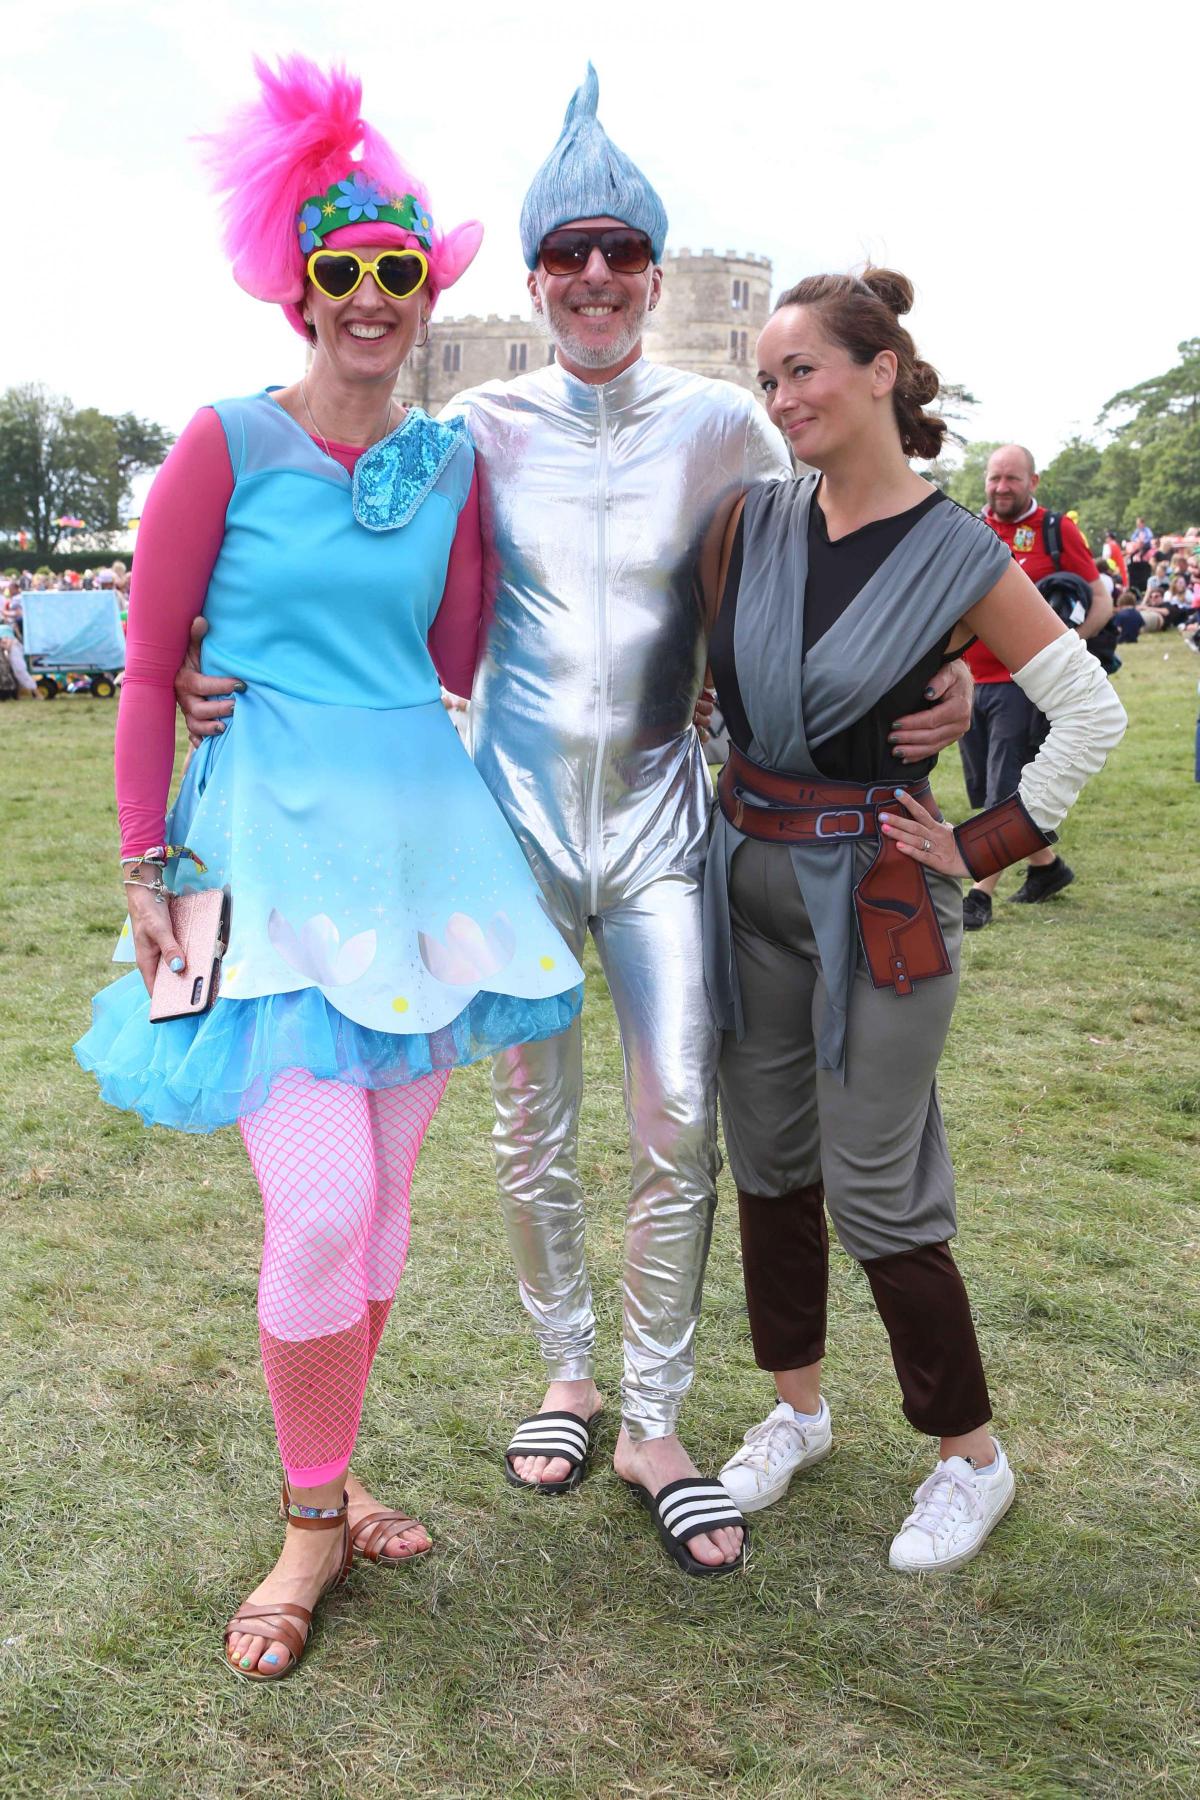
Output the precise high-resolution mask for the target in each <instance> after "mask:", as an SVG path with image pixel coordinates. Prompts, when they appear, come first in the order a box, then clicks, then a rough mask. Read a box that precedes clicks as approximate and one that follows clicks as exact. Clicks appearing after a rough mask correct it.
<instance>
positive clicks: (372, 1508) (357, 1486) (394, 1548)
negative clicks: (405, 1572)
mask: <svg viewBox="0 0 1200 1800" xmlns="http://www.w3.org/2000/svg"><path fill="white" fill-rule="evenodd" d="M346 1499H347V1500H348V1501H349V1503H350V1510H349V1514H348V1517H349V1520H350V1535H351V1537H353V1536H354V1528H355V1526H356V1525H357V1524H358V1523H359V1521H360V1520H362V1519H365V1518H366V1517H367V1514H368V1513H373V1512H394V1511H395V1510H396V1508H394V1507H385V1506H384V1505H383V1502H382V1501H380V1500H376V1499H375V1498H374V1496H373V1495H371V1494H369V1493H368V1492H367V1490H366V1488H365V1487H364V1486H363V1484H362V1482H361V1481H359V1479H358V1477H357V1476H356V1475H347V1476H346ZM368 1541H369V1540H368ZM432 1547H433V1539H432V1538H431V1537H430V1535H429V1533H428V1532H427V1531H426V1529H425V1527H424V1526H423V1525H412V1526H410V1527H409V1529H408V1530H407V1531H401V1532H399V1533H398V1534H397V1535H396V1536H395V1537H390V1538H387V1539H386V1540H385V1542H384V1543H383V1544H382V1545H381V1546H380V1550H379V1554H380V1555H381V1556H394V1557H396V1558H397V1559H398V1560H399V1559H407V1558H411V1557H414V1556H420V1555H421V1554H422V1552H423V1551H425V1550H430V1549H432Z"/></svg>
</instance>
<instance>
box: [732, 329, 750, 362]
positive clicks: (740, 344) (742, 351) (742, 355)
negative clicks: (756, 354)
mask: <svg viewBox="0 0 1200 1800" xmlns="http://www.w3.org/2000/svg"><path fill="white" fill-rule="evenodd" d="M748 342H749V334H748V333H747V332H745V331H731V332H730V334H729V360H730V362H745V360H746V347H747V344H748Z"/></svg>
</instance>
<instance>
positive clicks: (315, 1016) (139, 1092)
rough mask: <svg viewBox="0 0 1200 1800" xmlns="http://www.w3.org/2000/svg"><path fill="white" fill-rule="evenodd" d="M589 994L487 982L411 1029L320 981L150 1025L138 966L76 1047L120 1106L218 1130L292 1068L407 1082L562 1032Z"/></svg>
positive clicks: (100, 1002)
mask: <svg viewBox="0 0 1200 1800" xmlns="http://www.w3.org/2000/svg"><path fill="white" fill-rule="evenodd" d="M582 1003H583V988H582V986H580V987H576V988H572V989H571V990H570V991H569V992H567V993H565V994H555V995H552V996H550V997H549V998H547V999H542V1000H528V999H522V998H520V997H519V996H516V995H513V994H490V993H479V994H476V996H475V998H474V999H473V1000H472V1001H471V1002H470V1003H469V1004H468V1005H467V1006H466V1007H464V1009H463V1010H462V1012H460V1013H459V1014H458V1016H457V1018H455V1019H452V1020H451V1021H450V1023H449V1024H448V1025H446V1026H443V1027H442V1029H441V1030H439V1031H433V1032H429V1033H419V1034H418V1033H414V1034H412V1035H405V1034H402V1033H394V1032H389V1031H375V1030H372V1029H371V1028H370V1027H369V1026H366V1025H357V1024H355V1023H354V1021H353V1020H352V1019H347V1018H346V1017H345V1016H344V1015H343V1014H342V1013H340V1012H338V1011H337V1009H336V1008H335V1007H333V1006H331V1005H330V1004H329V1002H328V1000H326V998H325V996H324V995H323V994H322V993H321V991H320V990H319V989H318V988H303V989H300V990H299V991H297V992H295V993H290V994H271V995H268V996H266V997H265V998H263V999H258V1000H226V999H221V1000H218V1001H217V1002H216V1004H215V1005H214V1006H213V1007H212V1009H211V1011H209V1012H207V1013H204V1014H202V1015H201V1017H200V1018H199V1019H194V1018H193V1019H165V1020H163V1021H162V1022H161V1023H160V1024H157V1025H152V1024H151V1023H150V1016H149V1002H148V1000H147V997H146V989H145V986H144V984H143V982H142V978H141V976H140V975H137V974H130V975H126V976H125V977H124V979H123V980H121V981H114V982H113V984H112V986H111V987H107V988H104V989H103V990H102V991H101V992H100V993H99V994H97V996H96V998H95V999H94V1000H93V1002H92V1026H91V1030H90V1031H88V1032H87V1033H86V1034H85V1035H84V1036H83V1037H82V1038H80V1040H79V1042H78V1043H77V1044H76V1045H75V1055H76V1056H77V1058H78V1059H79V1062H80V1063H81V1064H82V1066H83V1067H84V1068H85V1069H87V1070H89V1071H90V1072H91V1073H92V1074H93V1075H94V1076H95V1077H96V1080H97V1081H98V1082H99V1084H100V1093H101V1096H102V1097H103V1098H104V1099H105V1100H107V1101H108V1103H109V1105H110V1106H117V1107H120V1108H121V1109H122V1111H125V1112H135V1113H137V1115H138V1117H139V1118H140V1119H141V1120H142V1122H143V1124H146V1125H165V1126H167V1127H168V1128H169V1129H171V1130H172V1131H191V1132H208V1131H217V1130H219V1129H220V1127H221V1126H223V1125H232V1124H233V1123H234V1121H235V1120H236V1119H238V1118H240V1117H242V1115H243V1114H245V1113H251V1112H255V1111H257V1109H258V1108H259V1107H260V1106H261V1105H262V1104H263V1102H264V1101H265V1100H266V1098H267V1096H268V1094H269V1093H270V1091H271V1083H272V1081H273V1080H274V1079H275V1077H276V1076H277V1075H280V1074H281V1073H282V1072H283V1071H284V1070H285V1069H297V1068H299V1069H307V1070H308V1071H309V1072H310V1073H311V1074H312V1075H314V1076H315V1077H316V1079H317V1080H318V1081H345V1082H348V1083H350V1084H351V1085H352V1086H354V1087H361V1088H393V1087H403V1086H404V1085H405V1084H406V1083H408V1082H410V1081H415V1080H416V1079H417V1078H418V1076H421V1075H428V1074H429V1073H430V1071H431V1070H433V1069H452V1068H457V1067H458V1066H459V1065H461V1064H464V1063H473V1062H479V1061H481V1060H483V1059H484V1058H485V1057H490V1056H495V1055H496V1053H497V1051H500V1050H506V1049H509V1048H510V1047H511V1046H512V1045H514V1044H527V1043H535V1042H536V1041H537V1040H539V1039H540V1038H548V1037H557V1035H558V1034H559V1032H560V1031H565V1030H566V1029H567V1027H568V1026H569V1025H570V1024H571V1022H572V1020H573V1019H574V1018H575V1016H576V1014H577V1013H578V1012H579V1009H580V1006H581V1005H582Z"/></svg>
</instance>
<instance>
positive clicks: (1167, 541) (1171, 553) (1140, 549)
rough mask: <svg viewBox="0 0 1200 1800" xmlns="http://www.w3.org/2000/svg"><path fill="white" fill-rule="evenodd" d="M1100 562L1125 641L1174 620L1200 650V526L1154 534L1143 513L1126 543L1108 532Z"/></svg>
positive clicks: (1161, 628)
mask: <svg viewBox="0 0 1200 1800" xmlns="http://www.w3.org/2000/svg"><path fill="white" fill-rule="evenodd" d="M1096 566H1097V567H1098V569H1099V570H1100V576H1101V579H1102V580H1103V581H1104V583H1105V585H1106V586H1108V587H1109V588H1110V589H1111V591H1112V597H1113V607H1114V612H1113V623H1114V625H1115V626H1116V628H1117V636H1118V638H1119V640H1120V642H1121V643H1123V644H1135V643H1136V642H1137V640H1138V638H1139V637H1140V636H1141V634H1142V632H1143V631H1151V632H1154V631H1165V630H1167V629H1168V628H1169V627H1170V626H1175V627H1176V628H1177V629H1178V630H1179V632H1180V633H1181V635H1182V636H1183V639H1184V642H1185V643H1186V644H1188V646H1189V647H1190V648H1191V649H1193V650H1196V651H1198V652H1200V527H1198V526H1195V525H1192V526H1189V528H1188V529H1187V531H1185V532H1183V533H1181V534H1179V535H1176V536H1161V537H1155V536H1154V534H1153V533H1152V532H1151V530H1150V528H1149V526H1148V525H1147V524H1146V522H1145V520H1144V519H1139V520H1138V521H1137V524H1136V525H1135V527H1134V530H1133V532H1132V533H1131V534H1130V536H1129V537H1128V538H1127V539H1126V540H1125V542H1124V543H1121V542H1120V541H1119V540H1118V538H1117V537H1116V534H1115V533H1114V532H1111V531H1110V532H1109V533H1108V534H1107V535H1106V537H1105V540H1104V549H1103V553H1102V555H1101V556H1098V557H1097V558H1096Z"/></svg>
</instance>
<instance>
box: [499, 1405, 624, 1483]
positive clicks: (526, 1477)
mask: <svg viewBox="0 0 1200 1800" xmlns="http://www.w3.org/2000/svg"><path fill="white" fill-rule="evenodd" d="M603 1404H604V1403H603V1401H602V1400H601V1398H600V1389H599V1388H598V1387H597V1386H596V1384H595V1382H594V1381H590V1380H589V1381H552V1382H551V1383H550V1386H549V1387H548V1388H547V1389H546V1395H545V1398H544V1399H543V1401H542V1404H541V1405H540V1406H539V1407H538V1412H539V1413H546V1412H569V1413H574V1414H575V1416H576V1418H579V1419H582V1420H583V1422H584V1424H585V1425H586V1424H587V1422H588V1420H589V1419H590V1418H591V1416H592V1414H593V1413H595V1412H599V1410H600V1408H601V1406H602V1405H603ZM512 1466H513V1473H514V1474H515V1475H517V1476H519V1477H520V1479H521V1480H522V1481H527V1482H528V1483H529V1485H530V1487H536V1486H537V1484H538V1482H539V1481H565V1480H566V1479H567V1476H568V1475H569V1474H570V1473H571V1465H570V1463H568V1462H567V1461H566V1459H565V1457H561V1456H514V1457H513V1459H512Z"/></svg>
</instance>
